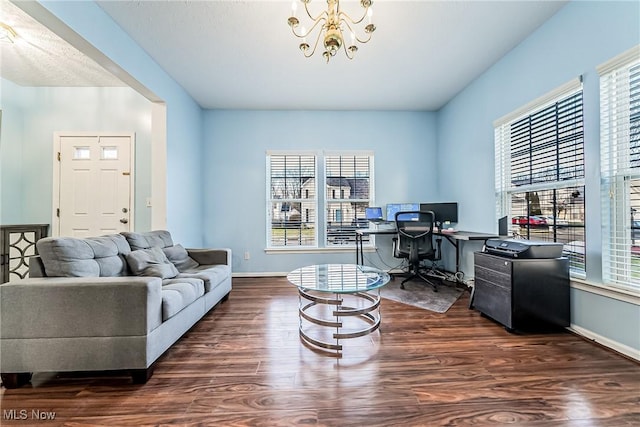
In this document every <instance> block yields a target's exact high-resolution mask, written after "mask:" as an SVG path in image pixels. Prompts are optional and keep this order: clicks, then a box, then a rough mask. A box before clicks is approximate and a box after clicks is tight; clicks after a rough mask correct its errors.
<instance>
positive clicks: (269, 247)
mask: <svg viewBox="0 0 640 427" xmlns="http://www.w3.org/2000/svg"><path fill="white" fill-rule="evenodd" d="M276 156H313V157H314V165H315V176H314V178H315V183H314V189H313V191H314V192H315V199H314V200H313V205H312V206H313V209H315V220H314V229H315V230H314V243H313V244H307V245H300V244H297V245H295V244H294V245H287V244H283V245H274V244H273V243H274V241H273V228H272V224H273V221H274V216H273V215H274V214H273V212H274V211H273V203H275V202H291V203H310V199H309V198H308V193H307V194H305V193H304V190H301V196H303V195H304V197H302V199H297V198H294V199H290V198H286V199H282V198H272V178H273V177H272V174H273V169H272V168H273V165H272V161H273V158H274V157H276ZM336 156H343V157H354V156H356V157H357V156H362V157H367V159H368V162H369V176H368V192H369V195H368V196H369V197H368V199H366V201H365V200H364V199H363V200H360V199H357V200H358V201H359V202H368V206H373V203H374V202H373V200H375V199H374V188H375V186H374V176H373V175H374V173H375V171H374V158H375V156H374V153H373V151H368V150H343V151H342V150H341V151H321V150H317V151H310V150H268V151H267V152H266V156H265V158H266V167H265V169H266V172H265V175H266V186H265V187H266V215H265V216H266V220H265V224H266V230H267V232H266V242H265V245H266V248H265V251H266V252H267V253H282V252H289V251H290V252H301V251H302V252H304V251H307V252H316V251H329V252H339V251H343V250H347V251H353V250H354V248H355V228H354V229H353V230H351V229H350V230H348V232H349V233H351V232H353V233H352V234H353V238H349V239H348V241H347V242H346V243H343V244H330V243H329V242H328V234H329V231H328V221H327V206H329V203H330V202H331V203H335V202H342V203H352V202H353V199H349V198H346V199H345V198H344V197H342V198H339V199H333V198H331V197H330V196H332V195H333V194H329V191H328V187H327V159H330V158H331V157H336ZM337 194H338V193H336V195H337ZM363 212H364V210H363ZM301 215H304V212H301ZM349 236H351V234H349ZM363 244H364V247H372V246H373V244H374V239H373V236H372V237H371V238H369V237H367V238H366V239H363Z"/></svg>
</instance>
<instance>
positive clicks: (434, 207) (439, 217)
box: [420, 202, 458, 224]
mask: <svg viewBox="0 0 640 427" xmlns="http://www.w3.org/2000/svg"><path fill="white" fill-rule="evenodd" d="M420 210H421V211H433V213H434V214H435V217H436V223H437V224H444V223H446V222H450V223H457V222H458V203H457V202H447V203H420Z"/></svg>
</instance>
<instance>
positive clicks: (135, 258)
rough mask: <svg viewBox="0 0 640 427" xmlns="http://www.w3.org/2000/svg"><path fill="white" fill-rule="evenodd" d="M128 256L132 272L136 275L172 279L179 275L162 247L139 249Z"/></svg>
mask: <svg viewBox="0 0 640 427" xmlns="http://www.w3.org/2000/svg"><path fill="white" fill-rule="evenodd" d="M126 257H127V262H128V263H129V268H131V272H132V273H133V274H135V275H136V276H153V277H160V278H162V279H170V278H172V277H176V276H177V275H178V269H177V268H176V266H175V265H173V264H172V263H171V261H169V260H168V259H167V256H166V255H165V254H164V252H162V249H160V248H156V247H154V248H149V249H138V250H136V251H132V252H130V253H128V254H127V255H126Z"/></svg>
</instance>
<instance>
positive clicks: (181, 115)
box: [40, 1, 204, 247]
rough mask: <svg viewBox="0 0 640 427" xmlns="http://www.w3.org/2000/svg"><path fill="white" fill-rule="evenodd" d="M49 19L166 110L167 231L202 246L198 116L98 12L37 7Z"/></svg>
mask: <svg viewBox="0 0 640 427" xmlns="http://www.w3.org/2000/svg"><path fill="white" fill-rule="evenodd" d="M40 4H42V5H43V6H44V7H45V8H47V9H48V10H49V11H50V12H51V13H53V14H54V15H55V16H57V17H58V18H59V19H60V20H62V21H63V22H64V23H65V24H66V25H68V26H69V27H70V28H72V29H73V30H74V31H76V32H77V33H78V34H80V36H82V37H83V38H84V39H86V40H87V41H88V42H89V43H91V44H92V45H93V46H95V47H96V48H97V49H98V50H100V51H101V52H102V53H103V54H105V55H106V56H108V57H109V58H110V59H111V60H112V61H114V62H115V63H117V64H118V65H119V66H120V67H122V68H123V69H124V70H125V71H127V72H128V73H129V74H130V75H132V76H133V77H134V78H135V79H136V80H138V81H139V82H140V83H142V84H143V85H144V86H145V87H146V88H147V89H149V90H150V91H151V92H153V93H154V94H155V95H157V96H158V97H159V98H160V99H162V100H163V101H164V102H165V103H166V106H167V228H168V229H169V230H171V234H172V236H173V237H174V239H175V241H176V242H180V243H182V244H183V245H185V246H189V247H200V246H202V243H203V239H202V219H203V217H202V215H203V202H202V200H203V199H204V197H203V192H204V187H203V186H202V174H203V173H202V165H203V163H202V153H201V149H202V141H203V138H202V110H201V109H200V107H199V106H198V105H197V104H196V102H195V101H194V100H193V99H192V98H191V97H190V96H189V95H188V94H187V93H186V92H185V91H184V89H183V88H182V87H181V86H180V85H178V84H177V83H176V82H175V81H174V80H173V79H172V78H171V77H170V76H169V75H168V74H167V73H166V72H165V71H164V70H162V68H160V67H159V66H158V64H157V63H156V62H155V61H154V60H153V59H152V58H151V57H150V56H149V55H148V54H147V53H146V52H145V51H144V50H143V49H142V48H141V47H140V46H138V45H137V44H136V43H135V42H134V41H133V40H132V39H131V38H130V37H129V36H128V35H127V34H126V33H125V32H124V31H122V29H121V28H120V27H119V26H118V25H117V24H116V23H115V22H113V20H112V19H111V18H110V17H109V16H108V15H107V14H106V13H104V12H103V10H102V9H100V7H98V6H97V5H96V4H95V3H93V2H90V1H77V2H73V1H61V2H57V1H43V2H40Z"/></svg>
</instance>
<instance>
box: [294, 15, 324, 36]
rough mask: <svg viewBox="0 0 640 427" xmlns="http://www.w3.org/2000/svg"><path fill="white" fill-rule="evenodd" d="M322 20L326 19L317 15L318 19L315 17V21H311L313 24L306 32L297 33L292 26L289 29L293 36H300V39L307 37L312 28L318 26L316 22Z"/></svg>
mask: <svg viewBox="0 0 640 427" xmlns="http://www.w3.org/2000/svg"><path fill="white" fill-rule="evenodd" d="M324 21H326V19H325V18H323V17H321V16H319V17H318V19H317V21H315V22H314V23H313V25H312V26H311V28H309V29H308V30H307V32H306V34H298V33H297V32H296V30H295V28H293V27H292V28H291V31H292V32H293V35H294V36H296V37H298V38H300V39H303V38H305V37H307V36H308V35H309V34H311V33H312V32H313V30H314V29H315V28H316V27H317V26H318V24H319V23H320V22H324ZM319 32H320V33H321V32H322V31H319Z"/></svg>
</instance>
